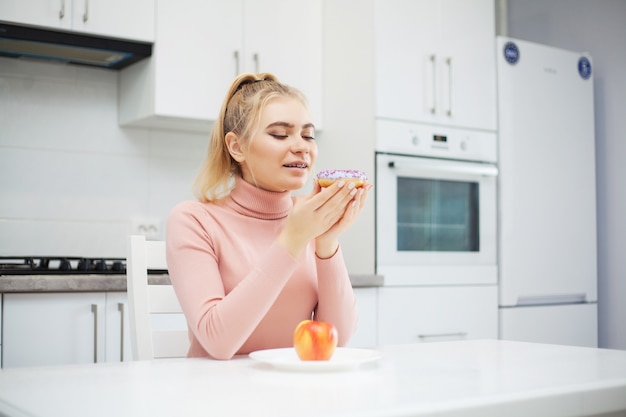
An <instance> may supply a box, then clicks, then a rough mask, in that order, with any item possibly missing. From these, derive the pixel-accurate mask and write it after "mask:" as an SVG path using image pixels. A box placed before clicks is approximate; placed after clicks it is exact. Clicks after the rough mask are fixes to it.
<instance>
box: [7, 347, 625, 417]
mask: <svg viewBox="0 0 626 417" xmlns="http://www.w3.org/2000/svg"><path fill="white" fill-rule="evenodd" d="M380 353H381V358H380V359H379V360H378V361H376V362H373V363H367V364H364V365H361V367H360V368H356V369H350V370H343V371H335V372H311V371H284V370H278V369H275V368H272V367H271V366H270V365H267V364H264V363H260V362H256V361H254V360H252V359H250V358H249V357H247V356H243V357H240V358H236V359H233V360H229V361H216V360H210V359H198V358H197V359H159V360H153V361H138V362H123V363H100V364H85V365H70V366H51V367H34V368H21V369H20V368H13V369H3V370H0V415H6V416H10V417H26V416H29V417H56V416H63V417H74V416H76V417H78V416H81V417H82V416H84V415H89V416H92V417H100V416H102V417H109V416H119V417H125V416H137V415H141V416H144V415H145V416H152V417H160V416H168V417H169V416H172V415H184V416H186V417H195V416H198V417H200V416H207V415H218V416H231V415H232V416H256V417H263V416H272V417H280V416H300V417H306V416H321V417H324V416H345V417H377V416H380V417H382V416H387V417H401V416H402V417H407V416H447V417H460V416H463V417H474V416H476V417H477V416H481V417H502V416H542V417H549V416H560V417H573V416H594V415H595V416H598V415H611V416H617V415H619V416H623V415H625V413H626V411H625V410H626V351H621V350H608V349H594V348H582V347H574V346H558V345H548V344H538V343H524V342H511V341H503V340H466V341H454V342H437V343H418V344H409V345H396V346H387V347H383V348H381V349H380Z"/></svg>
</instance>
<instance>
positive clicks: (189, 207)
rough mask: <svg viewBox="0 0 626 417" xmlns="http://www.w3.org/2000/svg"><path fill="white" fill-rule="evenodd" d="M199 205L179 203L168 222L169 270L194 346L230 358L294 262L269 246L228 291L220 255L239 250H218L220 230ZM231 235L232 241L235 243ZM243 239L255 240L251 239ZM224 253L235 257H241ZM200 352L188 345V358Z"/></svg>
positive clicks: (271, 301) (273, 299)
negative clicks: (199, 208)
mask: <svg viewBox="0 0 626 417" xmlns="http://www.w3.org/2000/svg"><path fill="white" fill-rule="evenodd" d="M198 207H199V206H198V204H182V205H179V206H178V207H177V208H175V209H174V211H173V212H172V213H171V215H170V216H169V218H168V224H167V237H168V238H167V262H168V269H169V273H170V277H171V280H172V283H173V285H174V288H175V291H176V294H177V296H178V298H179V301H180V303H181V306H182V308H183V311H184V313H185V316H186V317H187V321H188V324H189V326H190V329H191V331H192V332H193V335H194V336H195V339H196V340H197V343H199V345H200V346H201V348H202V349H204V350H205V351H206V352H207V353H208V354H209V355H210V356H212V357H214V358H217V359H228V358H231V357H232V356H233V355H235V354H236V353H238V351H239V350H240V348H241V347H242V345H243V344H244V343H245V342H246V340H247V339H248V338H249V337H250V335H251V334H252V333H253V331H254V330H255V329H256V328H257V326H258V325H259V323H260V322H261V320H262V319H263V318H264V317H265V316H266V314H267V313H268V311H269V310H270V308H271V307H272V305H273V304H274V303H275V302H276V300H277V298H278V296H279V294H280V293H281V291H282V290H283V288H284V286H285V284H286V283H287V281H288V280H289V279H290V277H291V276H292V274H293V273H294V271H295V270H296V267H297V265H298V262H297V260H295V259H293V257H291V255H289V253H288V252H287V251H286V250H284V249H283V248H282V247H280V246H279V245H277V244H275V243H273V244H270V245H269V246H267V247H266V248H265V249H264V251H263V253H261V254H259V256H255V257H254V263H253V264H252V265H250V267H249V268H247V269H248V270H247V273H246V274H245V276H244V277H241V280H240V282H239V283H238V284H237V285H236V286H234V288H232V290H231V291H230V292H228V293H227V289H226V288H225V285H224V278H225V277H223V276H222V271H223V268H220V266H221V265H220V262H222V259H221V258H220V256H222V257H223V256H227V255H224V253H226V251H228V250H229V248H231V246H232V249H233V250H234V249H235V248H236V247H237V246H236V244H232V245H223V244H222V246H220V247H218V246H217V243H216V240H215V239H216V238H220V229H219V228H217V227H216V228H215V229H211V224H207V222H210V221H211V219H210V218H208V217H206V216H205V215H204V213H203V212H202V211H201V210H198ZM203 216H204V217H203ZM207 229H209V230H207ZM211 232H212V233H213V234H211ZM234 233H236V232H233V236H230V239H235V240H237V236H236V235H235V234H234ZM241 239H252V240H254V239H255V235H254V234H252V235H250V234H249V235H247V236H245V238H241ZM227 243H228V241H227ZM235 243H236V242H235ZM220 251H221V252H220ZM228 255H230V256H231V257H233V258H237V257H240V256H242V255H243V254H238V253H230V254H228ZM242 260H243V257H242ZM198 348H199V347H198V346H194V343H193V341H192V347H191V351H190V354H191V355H192V356H197V355H199V353H198V352H197V350H198ZM194 350H195V352H194Z"/></svg>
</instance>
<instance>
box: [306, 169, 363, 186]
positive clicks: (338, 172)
mask: <svg viewBox="0 0 626 417" xmlns="http://www.w3.org/2000/svg"><path fill="white" fill-rule="evenodd" d="M339 180H343V181H346V182H347V181H350V182H354V186H355V187H356V188H360V187H363V185H365V183H366V182H367V175H365V173H364V172H363V171H359V170H357V169H328V170H324V171H320V172H318V173H317V181H318V183H319V185H320V187H328V186H330V185H332V184H333V183H335V182H337V181H339Z"/></svg>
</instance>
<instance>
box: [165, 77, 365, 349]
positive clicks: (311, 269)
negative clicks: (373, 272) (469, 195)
mask: <svg viewBox="0 0 626 417" xmlns="http://www.w3.org/2000/svg"><path fill="white" fill-rule="evenodd" d="M314 130H315V129H314V126H313V124H312V123H311V117H310V114H309V111H308V109H307V105H306V99H305V97H304V96H303V95H302V93H300V92H299V91H298V90H296V89H294V88H292V87H289V86H287V85H284V84H281V83H280V82H278V80H277V79H276V77H275V76H274V75H272V74H258V75H255V74H243V75H240V76H239V77H237V79H235V81H234V82H233V84H232V86H231V87H230V90H229V92H228V94H227V96H226V99H225V100H224V103H223V105H222V108H221V111H220V114H219V116H218V120H217V121H216V122H215V125H214V127H213V131H212V134H211V139H210V145H209V153H208V156H207V158H206V161H205V163H204V165H203V167H202V169H201V172H200V174H199V175H198V178H197V179H196V192H197V197H198V199H199V201H186V202H183V203H180V204H178V205H177V206H176V207H175V208H174V209H173V211H172V212H171V214H170V216H169V218H168V221H167V232H166V235H167V239H166V240H167V262H168V269H169V273H170V279H171V281H172V284H173V286H174V289H175V291H176V294H177V296H178V299H179V301H180V304H181V306H182V308H183V311H184V313H185V316H186V318H187V323H188V325H189V330H190V340H191V346H190V349H189V352H188V356H189V357H198V356H209V357H212V358H215V359H230V358H232V357H233V356H234V355H237V354H246V353H249V352H252V351H255V350H260V349H269V348H279V347H289V346H292V345H293V341H292V337H293V331H294V330H295V328H296V326H297V324H298V323H299V322H300V321H301V320H305V319H310V318H312V317H313V318H314V319H316V320H321V321H328V322H331V323H333V324H334V325H335V326H336V327H337V330H338V334H339V345H340V346H341V345H345V344H346V343H347V342H348V340H349V339H350V337H351V336H352V334H353V333H354V330H355V328H356V322H357V311H356V305H355V297H354V293H353V291H352V287H351V285H350V280H349V277H348V273H347V271H346V268H345V264H344V261H343V257H342V253H341V248H340V247H339V241H338V238H339V236H340V235H341V234H342V233H343V232H344V231H346V230H347V229H348V228H349V227H350V226H351V225H352V224H353V223H354V222H355V220H356V218H357V216H358V215H359V213H360V212H361V209H362V208H363V206H364V204H365V200H366V197H367V193H368V190H369V189H370V188H371V184H366V186H365V187H363V188H360V189H356V188H354V186H353V185H352V184H347V183H344V182H339V183H337V184H334V185H332V186H330V187H327V188H323V189H322V188H321V187H320V186H319V185H318V184H317V182H315V184H314V187H313V191H312V192H311V193H310V194H308V195H303V196H299V197H292V196H291V192H292V191H294V190H298V189H300V188H302V187H303V186H304V185H305V183H306V181H307V179H308V177H309V176H310V175H311V173H312V171H313V166H314V163H315V160H316V158H317V145H316V143H315V138H314V134H315V132H314Z"/></svg>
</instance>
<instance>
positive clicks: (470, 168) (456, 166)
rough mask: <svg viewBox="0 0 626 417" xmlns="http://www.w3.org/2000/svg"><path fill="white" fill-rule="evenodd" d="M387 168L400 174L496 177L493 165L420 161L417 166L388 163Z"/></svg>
mask: <svg viewBox="0 0 626 417" xmlns="http://www.w3.org/2000/svg"><path fill="white" fill-rule="evenodd" d="M387 166H388V167H389V168H391V169H393V170H395V171H400V172H407V173H411V172H415V171H416V170H419V171H425V170H427V171H436V172H446V173H453V174H469V175H480V176H486V177H496V176H498V168H497V167H496V166H495V165H487V164H473V163H462V162H453V161H446V162H442V161H430V160H427V159H421V160H420V162H419V165H417V164H414V163H411V164H403V163H398V162H396V161H393V160H392V161H389V162H388V163H387Z"/></svg>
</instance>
